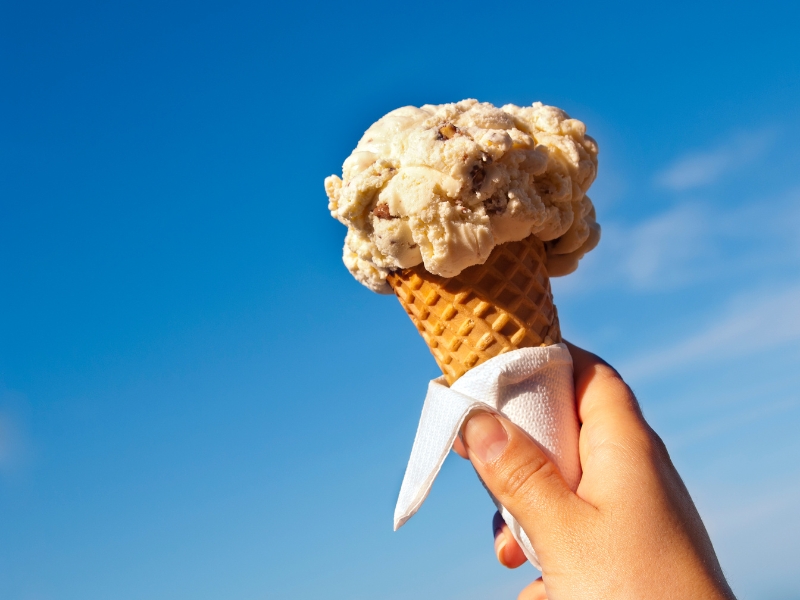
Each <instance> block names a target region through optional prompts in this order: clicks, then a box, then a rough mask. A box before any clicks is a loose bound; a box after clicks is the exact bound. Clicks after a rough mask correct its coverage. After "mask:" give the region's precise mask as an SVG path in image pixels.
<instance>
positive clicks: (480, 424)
mask: <svg viewBox="0 0 800 600" xmlns="http://www.w3.org/2000/svg"><path fill="white" fill-rule="evenodd" d="M463 437H464V443H465V444H466V446H467V449H468V450H469V451H470V452H471V453H472V454H473V455H474V456H475V458H477V459H478V460H479V461H481V462H482V463H487V462H491V461H493V460H494V459H495V458H497V457H498V456H499V455H500V453H501V452H502V451H503V449H504V448H505V447H506V444H507V443H508V434H507V433H506V430H505V428H504V427H503V425H502V424H501V423H500V421H498V420H497V418H496V417H495V416H494V415H492V414H490V413H487V412H480V413H478V414H476V415H475V416H474V417H472V418H471V419H470V420H469V421H467V424H466V425H464V435H463Z"/></svg>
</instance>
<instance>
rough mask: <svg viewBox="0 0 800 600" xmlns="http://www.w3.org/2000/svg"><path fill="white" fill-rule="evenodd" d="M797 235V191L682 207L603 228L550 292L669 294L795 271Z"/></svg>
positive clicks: (799, 256)
mask: <svg viewBox="0 0 800 600" xmlns="http://www.w3.org/2000/svg"><path fill="white" fill-rule="evenodd" d="M798 232H800V187H796V188H793V189H790V190H788V191H787V192H785V193H783V194H778V195H776V196H772V197H764V198H759V199H755V200H753V201H750V202H748V203H744V204H740V205H738V206H736V205H731V204H719V203H712V202H700V201H697V202H692V203H688V202H687V203H682V204H679V205H677V206H674V207H672V208H670V209H668V210H666V211H663V212H661V213H658V214H656V215H653V216H651V217H649V218H646V219H643V220H641V221H639V222H636V223H632V224H628V223H620V222H616V223H614V222H611V223H606V224H605V225H604V229H603V239H602V240H601V242H600V245H599V246H598V248H597V249H596V250H594V251H593V252H592V253H590V254H589V255H588V256H587V257H586V258H585V259H584V261H585V263H586V264H585V265H582V266H581V268H580V269H578V271H577V272H576V273H575V274H574V275H570V277H568V278H565V279H564V280H563V281H560V280H556V283H555V285H556V286H557V287H558V288H559V289H560V290H562V291H563V293H576V292H579V291H586V290H590V289H595V288H597V287H603V286H616V287H619V286H624V287H626V288H628V289H632V290H639V291H642V290H649V291H663V290H674V289H677V288H681V287H686V286H688V285H690V284H692V283H697V282H708V281H722V280H725V279H728V280H730V283H732V284H736V283H737V281H736V280H738V281H739V282H741V281H744V280H746V279H747V278H748V277H752V276H753V275H754V274H760V273H764V272H766V271H768V270H770V269H780V270H785V269H795V270H796V269H797V268H798V266H800V235H798ZM734 289H735V288H734Z"/></svg>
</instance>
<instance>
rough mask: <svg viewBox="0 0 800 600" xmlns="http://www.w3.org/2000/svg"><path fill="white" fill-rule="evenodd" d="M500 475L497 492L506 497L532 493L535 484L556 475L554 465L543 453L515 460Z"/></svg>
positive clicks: (537, 484)
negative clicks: (527, 458) (523, 459)
mask: <svg viewBox="0 0 800 600" xmlns="http://www.w3.org/2000/svg"><path fill="white" fill-rule="evenodd" d="M499 475H500V486H499V488H500V489H499V490H498V491H499V492H500V493H501V494H502V495H503V496H504V497H507V498H522V497H526V496H528V495H530V494H531V493H533V492H534V491H535V489H536V487H537V486H539V485H541V483H542V482H544V481H546V480H547V479H549V478H550V477H552V476H553V475H557V471H556V468H555V465H553V463H552V462H550V461H549V460H547V458H546V457H545V456H544V455H540V456H537V457H535V458H532V459H529V460H525V461H519V462H515V463H513V464H511V465H509V466H508V467H506V468H505V469H503V472H502V473H500V474H499Z"/></svg>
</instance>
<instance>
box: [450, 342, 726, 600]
mask: <svg viewBox="0 0 800 600" xmlns="http://www.w3.org/2000/svg"><path fill="white" fill-rule="evenodd" d="M568 346H569V350H570V353H571V354H572V359H573V363H574V371H575V395H576V398H577V402H578V417H579V419H580V421H581V433H580V460H581V466H582V468H583V476H582V478H581V482H580V484H579V485H578V489H577V490H576V491H575V492H574V493H573V492H572V491H571V490H570V489H569V487H568V486H567V484H566V483H565V482H564V479H563V478H562V477H561V474H560V473H559V471H558V469H557V467H556V466H555V465H554V464H553V463H552V462H550V461H549V460H548V459H547V457H546V456H545V454H544V452H542V450H541V449H540V448H539V446H537V445H536V443H535V442H534V441H533V440H532V439H531V438H530V437H529V436H528V435H527V434H526V433H525V432H524V431H522V430H521V429H520V428H518V427H517V426H516V425H514V424H513V423H511V422H510V421H508V420H507V419H505V418H503V417H495V416H494V415H492V414H490V413H487V412H479V413H476V414H475V415H473V416H472V417H471V418H470V419H469V420H468V421H467V422H466V423H465V424H464V427H463V428H462V431H461V439H459V440H457V443H456V444H455V447H454V448H455V450H456V451H457V452H458V453H459V454H461V455H462V456H464V457H465V458H467V457H468V458H469V459H470V460H471V461H472V464H473V465H474V467H475V470H476V471H477V472H478V475H480V477H481V479H482V480H483V482H484V483H485V484H486V487H487V488H488V489H489V490H490V491H491V492H492V494H493V495H494V496H495V498H497V500H499V501H500V503H501V504H503V506H505V507H506V508H507V509H508V510H509V511H510V512H511V514H513V515H514V518H516V519H517V521H518V522H519V523H520V525H521V526H522V528H523V529H524V530H525V532H526V533H527V534H528V537H529V538H530V540H531V543H532V545H533V548H534V549H535V550H536V554H537V556H538V557H539V561H540V563H541V566H542V577H541V578H540V579H537V580H536V581H534V582H533V583H532V584H531V585H530V586H528V587H527V588H525V590H523V591H522V593H521V594H520V596H519V600H548V599H549V600H565V599H569V600H573V599H583V598H587V599H588V598H592V599H596V598H614V599H636V600H642V599H660V598H693V599H694V598H704V599H706V598H707V599H709V600H711V599H714V600H717V599H726V600H730V599H733V598H734V596H733V593H732V591H731V589H730V587H729V586H728V584H727V582H726V581H725V578H724V576H723V574H722V569H721V567H720V565H719V562H718V560H717V557H716V555H715V553H714V548H713V547H712V545H711V540H710V539H709V537H708V533H707V532H706V529H705V527H704V525H703V522H702V521H701V519H700V515H699V514H698V512H697V509H696V508H695V506H694V503H693V502H692V499H691V497H690V496H689V492H688V491H687V489H686V487H685V486H684V484H683V481H681V478H680V476H679V475H678V472H677V471H676V470H675V467H674V466H673V465H672V461H671V460H670V458H669V455H668V453H667V449H666V447H665V446H664V443H663V442H662V441H661V439H660V438H659V437H658V435H656V433H655V432H654V431H653V430H652V429H651V428H650V426H649V425H648V424H647V422H646V421H645V420H644V417H643V416H642V413H641V410H640V408H639V405H638V403H637V401H636V398H635V397H634V395H633V392H632V391H631V390H630V388H629V387H628V386H627V385H626V384H625V382H624V381H623V380H622V378H621V377H620V376H619V374H618V373H617V372H616V371H615V370H614V369H612V368H611V367H610V366H608V365H607V364H606V363H605V362H603V361H602V360H601V359H599V358H598V357H597V356H595V355H594V354H591V353H589V352H586V351H585V350H582V349H580V348H578V347H576V346H573V345H571V344H568ZM498 517H499V515H495V530H496V538H495V552H496V554H497V558H498V560H499V561H500V562H501V563H502V564H503V565H505V566H507V567H510V568H514V567H518V566H519V565H521V564H522V563H524V562H525V556H524V554H523V553H522V550H521V549H520V547H519V545H518V544H517V542H516V541H515V540H514V539H513V537H512V536H511V533H510V531H509V530H508V528H507V527H506V526H505V524H504V523H503V522H502V519H500V520H499V521H498Z"/></svg>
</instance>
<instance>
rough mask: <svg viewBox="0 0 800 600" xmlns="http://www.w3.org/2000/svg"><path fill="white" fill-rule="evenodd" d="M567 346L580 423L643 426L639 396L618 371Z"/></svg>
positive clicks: (580, 349) (570, 345)
mask: <svg viewBox="0 0 800 600" xmlns="http://www.w3.org/2000/svg"><path fill="white" fill-rule="evenodd" d="M564 343H565V344H566V345H567V348H569V352H570V354H571V355H572V363H573V369H574V378H575V398H576V400H577V403H578V418H579V419H580V422H581V423H582V424H583V425H584V426H586V425H589V426H592V427H602V426H604V425H606V426H609V427H610V426H615V425H636V426H641V425H643V424H644V417H643V416H642V411H641V408H640V407H639V403H638V402H637V400H636V396H634V394H633V392H632V391H631V388H630V387H628V384H626V383H625V381H623V379H622V377H621V376H620V374H619V373H618V372H617V371H616V369H614V368H613V367H611V365H609V364H608V363H607V362H606V361H604V360H603V359H602V358H600V357H599V356H597V355H596V354H592V353H591V352H588V351H586V350H584V349H583V348H579V347H578V346H576V345H574V344H571V343H570V342H566V341H565V342H564Z"/></svg>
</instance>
